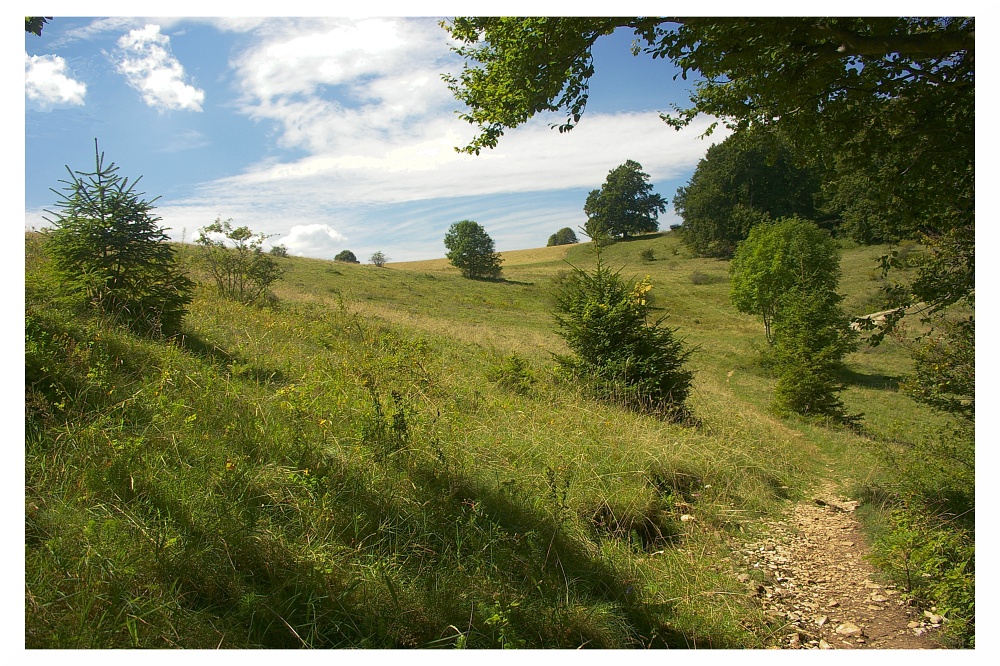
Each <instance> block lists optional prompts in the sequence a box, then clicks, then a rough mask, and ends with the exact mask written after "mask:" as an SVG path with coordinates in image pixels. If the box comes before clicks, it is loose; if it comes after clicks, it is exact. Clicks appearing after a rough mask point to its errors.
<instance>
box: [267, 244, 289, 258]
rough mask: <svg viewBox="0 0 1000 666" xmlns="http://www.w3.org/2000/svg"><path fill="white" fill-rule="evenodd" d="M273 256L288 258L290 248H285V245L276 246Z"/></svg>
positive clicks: (273, 249)
mask: <svg viewBox="0 0 1000 666" xmlns="http://www.w3.org/2000/svg"><path fill="white" fill-rule="evenodd" d="M271 256H272V257H287V256H288V248H287V247H285V246H284V245H275V246H274V247H272V248H271Z"/></svg>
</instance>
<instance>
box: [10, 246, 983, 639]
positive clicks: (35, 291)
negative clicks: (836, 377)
mask: <svg viewBox="0 0 1000 666" xmlns="http://www.w3.org/2000/svg"><path fill="white" fill-rule="evenodd" d="M25 245H26V258H25V267H26V283H25V290H26V309H25V327H26V343H25V344H26V348H25V357H26V359H25V362H26V383H25V428H26V441H25V456H26V461H25V463H26V464H25V538H26V543H25V569H26V579H25V645H26V646H27V647H61V648H78V647H85V648H115V647H155V648H166V647H195V648H215V647H223V648H243V647H279V648H295V647H314V648H386V647H388V648H397V647H438V648H442V647H443V648H453V647H469V648H509V647H529V648H539V647H553V648H577V647H590V648H640V647H654V648H655V647H672V648H759V647H763V646H765V645H767V644H768V641H769V640H770V637H771V635H772V633H773V632H774V631H776V630H777V629H778V628H779V627H780V624H778V623H777V622H776V620H775V619H774V618H769V617H767V616H765V615H764V614H763V613H762V612H761V609H760V606H759V603H758V602H757V600H756V599H755V598H754V597H753V596H752V594H751V588H748V586H747V585H746V584H745V583H741V582H739V581H738V580H737V575H738V574H740V573H751V574H753V575H756V574H755V572H745V571H743V570H742V569H741V566H742V565H741V564H740V562H739V561H737V560H736V559H730V557H729V553H730V550H731V548H733V547H734V546H736V545H738V544H739V543H741V542H743V541H746V540H748V539H750V538H752V537H753V536H754V535H755V534H757V533H759V531H760V530H761V529H762V523H763V521H764V519H766V518H767V517H769V516H773V515H775V514H776V513H777V512H780V511H781V510H782V508H783V507H785V506H787V503H788V502H791V501H795V500H797V499H800V498H801V497H803V496H804V494H805V493H807V492H808V490H809V488H810V487H811V485H812V484H813V483H814V482H815V480H816V479H817V478H818V476H820V475H829V474H833V475H834V476H835V478H836V479H837V480H838V481H840V482H842V483H843V486H844V488H845V490H846V491H849V492H852V493H854V494H855V495H856V496H858V497H860V498H861V499H863V500H864V501H865V502H866V507H867V511H868V514H867V515H868V516H869V520H870V522H871V525H872V526H873V529H874V530H877V529H879V525H880V524H881V523H882V518H881V517H882V516H883V513H884V511H883V509H884V508H886V507H888V506H889V504H890V503H891V502H892V501H893V500H894V498H897V499H898V498H899V497H901V496H903V495H907V496H909V495H912V494H913V493H914V492H916V491H914V490H913V484H914V483H915V482H914V480H913V479H912V478H911V479H909V480H906V479H904V478H903V477H904V476H906V475H911V476H912V473H914V471H913V469H912V467H913V465H916V462H914V458H915V457H916V456H918V454H919V452H920V451H923V450H925V449H927V447H932V445H933V443H934V441H935V437H937V433H940V432H944V431H946V430H947V428H948V423H947V421H946V420H944V419H943V418H942V417H940V416H938V415H936V414H935V413H933V412H931V411H930V410H929V409H928V408H926V407H924V406H921V405H919V404H917V403H916V402H914V401H913V400H912V399H910V398H908V397H907V396H906V395H904V394H903V393H902V392H901V391H900V390H899V386H898V384H899V380H900V378H901V377H902V376H903V375H904V374H905V373H906V372H907V371H908V370H909V368H910V361H909V356H908V353H907V351H906V349H905V348H904V347H903V346H902V345H900V344H899V343H897V342H896V341H894V340H892V339H887V340H886V342H885V343H884V344H883V345H881V346H879V347H877V348H874V349H871V348H867V347H864V346H862V347H861V348H860V349H859V351H857V352H855V353H853V354H851V355H850V356H849V357H848V358H847V365H848V371H847V372H846V373H845V375H844V378H843V379H844V381H845V385H846V388H845V390H844V392H843V394H842V397H843V400H844V402H845V404H846V406H847V408H848V410H849V411H851V412H854V413H863V414H864V418H863V420H862V421H861V423H862V425H861V427H859V428H853V429H849V428H845V427H842V426H837V425H836V424H832V423H825V422H818V421H814V420H813V421H810V420H805V419H800V418H797V417H779V416H778V415H776V414H775V413H774V412H773V411H772V410H771V408H770V393H771V389H772V388H773V385H774V380H773V378H772V377H770V375H769V373H768V370H767V367H766V364H764V363H762V362H761V354H760V351H761V349H762V347H763V346H764V345H765V344H766V342H765V340H764V335H763V327H762V325H761V324H760V323H759V322H758V321H756V320H754V319H753V318H751V317H747V316H745V315H741V314H739V313H737V312H736V311H735V309H734V308H733V307H732V306H731V305H730V304H729V298H728V293H729V286H728V272H727V270H728V265H727V263H726V262H723V261H717V260H711V259H700V258H693V257H691V256H690V255H689V254H688V252H687V250H686V249H685V248H684V247H683V246H681V245H680V244H679V242H678V239H677V238H676V237H675V236H674V235H673V234H670V233H666V234H654V235H650V236H646V237H642V238H640V239H636V240H632V241H628V242H622V243H618V244H615V245H613V246H611V247H610V248H608V249H607V250H606V251H605V254H604V260H605V262H606V263H608V264H610V265H611V266H615V267H619V266H620V267H621V268H622V275H623V276H625V277H632V276H634V277H635V278H636V279H641V278H642V277H644V276H645V275H649V276H650V278H651V280H652V283H653V287H654V288H653V291H652V292H651V294H652V297H653V299H654V304H655V306H656V307H657V308H658V310H659V312H660V313H662V314H666V315H668V318H667V320H666V322H665V324H666V325H670V326H672V327H676V328H677V334H678V336H679V337H681V338H682V339H683V340H684V341H685V344H686V345H688V346H690V347H693V348H695V352H694V353H693V355H692V356H691V360H690V363H689V367H690V369H692V370H694V371H695V379H694V383H693V391H692V394H691V398H690V400H689V404H690V408H691V411H692V413H693V415H694V417H695V419H696V423H693V424H688V425H678V424H671V423H666V422H663V421H660V420H657V419H655V418H652V417H649V416H643V415H640V414H636V413H633V412H631V411H628V410H625V409H622V408H619V407H615V406H611V405H606V404H603V403H600V402H597V401H595V400H593V399H592V398H590V397H589V396H588V395H587V394H586V393H585V392H584V391H582V390H581V389H580V387H578V386H575V385H573V383H571V382H568V381H567V380H566V379H565V378H563V377H561V376H560V375H559V374H558V373H556V372H555V364H554V363H553V360H552V354H553V353H565V351H566V347H565V345H564V343H563V342H562V340H561V338H560V337H559V336H558V334H557V332H556V329H555V326H554V322H553V318H552V292H553V289H554V288H555V286H556V285H557V284H558V283H559V281H560V280H561V279H563V278H564V276H565V274H566V273H567V272H568V271H569V270H570V267H569V264H568V263H567V262H569V263H571V264H572V265H574V266H578V267H581V268H584V269H586V268H588V267H590V266H593V263H594V257H593V254H592V252H591V251H590V248H589V245H588V244H581V245H575V246H564V247H555V248H542V249H537V250H524V251H520V252H509V253H504V259H505V262H504V273H503V279H502V280H499V281H473V280H466V279H463V278H462V277H461V276H460V275H459V273H458V271H457V270H456V269H454V268H452V267H450V266H448V265H447V263H446V262H445V261H444V260H435V261H427V262H410V263H397V264H389V265H388V266H387V267H384V268H377V267H375V266H371V265H352V264H342V263H333V262H330V261H322V260H315V259H304V258H285V259H282V260H281V262H282V265H283V267H284V268H285V269H286V271H287V272H286V273H285V275H284V277H283V279H282V280H281V281H280V282H278V283H277V285H276V288H275V289H274V298H273V299H272V300H271V301H270V302H269V303H268V304H267V305H265V306H263V307H247V306H242V305H238V304H235V303H231V302H226V301H223V300H220V299H219V298H218V297H217V296H216V295H215V294H214V293H213V291H212V290H211V289H210V288H209V287H208V286H206V283H205V282H204V276H201V274H200V269H199V267H198V265H197V263H196V261H195V259H196V255H195V252H194V250H195V248H193V247H190V246H185V247H181V248H180V250H179V252H180V256H181V260H182V261H183V262H185V264H186V265H187V266H189V268H190V271H191V273H192V275H193V276H194V277H196V278H199V276H200V279H201V286H199V288H198V290H197V292H196V294H195V299H194V301H193V302H192V304H191V306H190V309H189V312H188V315H187V317H186V319H185V322H184V325H183V331H184V335H183V337H182V338H181V339H179V340H177V341H174V342H163V341H150V340H144V339H141V338H137V337H135V336H132V335H131V334H129V333H127V332H124V331H123V330H122V329H120V328H118V327H116V326H114V323H113V322H109V321H105V320H102V319H100V318H97V317H94V316H93V315H91V314H88V313H86V312H84V311H82V310H80V309H79V308H78V307H77V306H76V305H74V304H73V303H72V302H70V301H69V300H67V299H64V298H63V297H61V296H59V291H58V289H57V285H56V283H55V281H54V280H55V278H54V277H53V276H52V274H51V272H50V267H49V264H48V261H47V260H46V259H45V256H44V252H43V250H42V241H41V238H40V237H39V236H38V235H35V234H30V235H28V236H27V237H26V241H25ZM647 249H651V250H653V252H654V256H655V260H653V261H643V260H642V259H640V252H641V251H643V250H647ZM882 250H884V248H870V247H868V248H862V247H851V248H847V249H845V251H844V255H843V260H842V268H843V272H844V277H843V279H842V282H841V289H840V291H841V292H842V293H843V294H844V295H845V300H844V307H845V309H846V310H847V311H848V312H849V313H850V314H855V315H860V314H865V313H867V312H872V311H877V310H880V309H882V303H881V301H880V298H879V288H880V286H881V284H882V278H881V277H880V274H879V273H878V272H877V269H876V262H875V259H876V257H877V256H878V255H879V254H880V253H881V251H882ZM915 452H916V453H915ZM911 463H912V465H911ZM932 467H933V468H934V469H935V470H937V471H936V472H934V474H938V475H939V476H940V475H944V477H946V478H945V480H944V483H945V484H946V490H947V489H948V488H952V489H954V490H955V492H957V493H959V494H961V493H963V492H964V493H966V494H968V492H970V490H969V489H970V488H971V487H972V486H971V483H972V481H971V474H972V473H971V472H969V476H968V478H965V477H961V476H960V475H957V476H956V474H955V473H953V471H952V470H951V468H949V467H942V466H939V465H934V466H932ZM921 469H922V468H921ZM918 472H919V474H928V475H930V474H932V473H931V472H927V471H926V470H925V471H920V470H918ZM920 478H923V477H920ZM927 479H928V480H927V485H928V486H930V485H932V484H940V479H937V478H935V479H931V477H930V476H928V477H927ZM949 484H950V485H949ZM682 517H683V520H682ZM873 534H874V532H873Z"/></svg>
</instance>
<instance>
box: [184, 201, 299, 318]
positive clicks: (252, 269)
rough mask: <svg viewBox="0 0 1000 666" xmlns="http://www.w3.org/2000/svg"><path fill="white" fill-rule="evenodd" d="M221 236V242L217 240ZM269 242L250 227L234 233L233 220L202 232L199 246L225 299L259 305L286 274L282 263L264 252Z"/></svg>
mask: <svg viewBox="0 0 1000 666" xmlns="http://www.w3.org/2000/svg"><path fill="white" fill-rule="evenodd" d="M220 235H221V236H222V238H221V239H218V238H213V236H220ZM266 238H267V237H266V236H265V235H264V234H260V233H258V234H255V233H254V232H252V231H251V230H250V229H249V228H248V227H237V228H236V229H233V221H232V220H226V221H222V220H219V219H216V220H215V222H214V223H212V224H210V225H208V226H207V227H204V228H202V229H200V230H199V235H198V241H197V244H198V245H199V246H201V248H202V259H203V260H204V263H205V265H206V266H207V267H208V271H209V273H211V275H212V277H213V278H214V279H215V285H216V286H217V287H218V289H219V293H221V294H222V296H223V297H225V298H228V299H231V300H234V301H237V302H239V303H243V304H247V305H249V304H251V303H255V302H256V301H258V300H260V299H261V298H263V297H264V295H265V294H266V293H267V290H268V289H270V287H271V285H272V284H274V283H275V282H276V281H277V280H278V279H279V278H280V277H281V275H282V273H284V271H283V270H282V269H281V268H280V267H279V266H278V262H276V261H275V260H274V258H273V257H270V256H268V255H266V254H264V252H263V251H262V250H261V246H262V245H263V243H264V241H265V240H266ZM227 241H228V243H231V244H232V247H230V246H229V245H227Z"/></svg>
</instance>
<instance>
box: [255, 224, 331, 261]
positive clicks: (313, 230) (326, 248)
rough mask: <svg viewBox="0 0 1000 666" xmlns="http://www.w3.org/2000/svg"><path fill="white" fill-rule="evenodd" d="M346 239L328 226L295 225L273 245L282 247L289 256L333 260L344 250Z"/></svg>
mask: <svg viewBox="0 0 1000 666" xmlns="http://www.w3.org/2000/svg"><path fill="white" fill-rule="evenodd" d="M346 240H347V239H346V238H345V237H344V235H343V234H342V233H340V232H339V231H337V230H336V229H334V228H333V227H331V226H330V225H328V224H297V225H295V226H294V227H292V229H291V231H289V232H288V235H286V236H284V237H283V238H280V239H278V240H276V241H274V242H273V243H272V244H273V245H284V246H285V247H286V248H288V253H289V254H294V255H300V256H307V257H324V258H333V256H334V255H335V254H337V252H338V251H339V250H342V249H344V242H345V241H346Z"/></svg>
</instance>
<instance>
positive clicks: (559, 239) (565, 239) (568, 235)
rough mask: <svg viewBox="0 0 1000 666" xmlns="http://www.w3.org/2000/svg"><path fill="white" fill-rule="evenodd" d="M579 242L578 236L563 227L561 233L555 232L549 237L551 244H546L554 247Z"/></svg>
mask: <svg viewBox="0 0 1000 666" xmlns="http://www.w3.org/2000/svg"><path fill="white" fill-rule="evenodd" d="M577 242H579V241H578V240H577V237H576V234H575V233H574V232H573V230H572V229H570V228H569V227H563V228H562V229H560V230H559V231H557V232H555V233H554V234H552V235H551V236H549V242H548V243H547V244H546V246H547V247H552V246H553V245H571V244H573V243H577Z"/></svg>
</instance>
